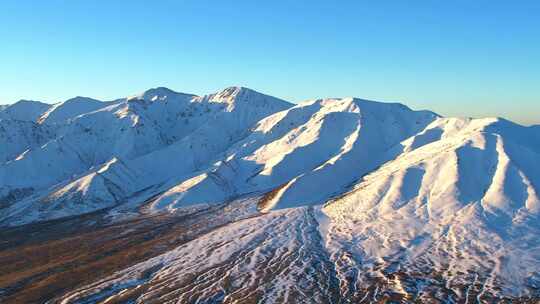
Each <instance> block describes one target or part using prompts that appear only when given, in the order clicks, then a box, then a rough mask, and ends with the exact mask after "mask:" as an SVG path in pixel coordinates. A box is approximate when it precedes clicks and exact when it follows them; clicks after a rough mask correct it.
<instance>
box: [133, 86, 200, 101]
mask: <svg viewBox="0 0 540 304" xmlns="http://www.w3.org/2000/svg"><path fill="white" fill-rule="evenodd" d="M182 95H183V96H186V97H195V96H196V95H194V94H188V93H180V92H176V91H173V90H171V89H169V88H166V87H156V88H151V89H148V90H146V91H144V92H143V93H141V94H139V95H135V96H132V97H129V98H128V100H131V99H142V100H145V101H158V100H166V99H168V98H170V96H182Z"/></svg>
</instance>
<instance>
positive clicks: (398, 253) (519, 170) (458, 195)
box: [324, 118, 540, 298]
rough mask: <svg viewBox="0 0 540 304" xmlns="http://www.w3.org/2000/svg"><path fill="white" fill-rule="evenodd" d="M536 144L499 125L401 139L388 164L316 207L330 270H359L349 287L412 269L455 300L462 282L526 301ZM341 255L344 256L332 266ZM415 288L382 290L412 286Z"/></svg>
mask: <svg viewBox="0 0 540 304" xmlns="http://www.w3.org/2000/svg"><path fill="white" fill-rule="evenodd" d="M539 143H540V133H538V132H536V131H534V130H532V129H530V128H525V127H522V126H519V125H516V124H513V123H511V122H508V121H505V120H502V119H473V120H471V119H446V118H441V119H438V120H436V121H435V122H433V123H432V124H431V125H429V126H428V127H427V128H426V129H425V130H424V131H422V132H421V133H419V134H418V135H416V136H414V137H412V138H409V139H408V140H406V141H404V142H402V148H401V149H402V150H403V151H404V152H402V153H401V154H400V155H399V156H398V157H397V158H396V159H394V160H392V161H390V162H388V163H386V164H385V165H384V166H382V167H381V168H380V169H378V170H376V171H374V172H373V173H371V174H369V175H367V176H366V177H365V178H364V179H363V180H362V181H361V182H360V183H358V184H357V185H356V186H355V188H354V190H352V191H350V192H349V193H347V194H345V195H343V196H342V197H340V198H337V199H335V200H333V201H332V202H331V203H329V204H327V205H326V206H325V208H324V211H325V213H326V214H327V215H328V216H329V217H330V218H331V219H332V220H331V223H330V224H329V226H328V227H327V230H326V244H327V246H328V248H329V252H330V255H331V259H332V260H335V262H336V264H337V265H338V267H337V271H338V273H340V274H342V275H343V276H344V275H346V274H347V273H350V271H351V270H354V271H355V272H358V274H357V275H356V276H355V277H354V279H353V280H354V281H355V285H356V286H362V285H363V284H365V282H366V280H367V278H366V277H365V276H364V275H363V274H361V273H373V272H374V271H380V272H386V273H388V272H390V273H396V272H402V273H408V274H410V275H411V276H414V275H413V273H415V272H416V273H417V275H416V276H417V277H418V279H420V278H421V277H422V276H423V275H424V276H425V273H430V272H431V273H433V272H436V273H439V274H440V277H439V278H438V280H439V282H442V283H444V284H445V286H446V287H445V288H447V289H449V290H450V291H452V292H453V293H455V294H456V295H457V296H458V297H461V298H463V297H464V296H465V295H464V291H463V290H461V287H462V286H466V285H467V284H471V283H478V284H481V288H480V289H479V290H477V292H478V293H479V294H480V295H481V294H483V293H486V294H491V295H494V294H506V295H514V296H523V295H530V294H534V292H535V289H534V288H532V287H533V286H539V285H538V284H539V283H540V281H539V279H540V277H538V274H539V273H540V263H539V262H540V240H539V239H538V237H537V236H538V233H540V224H539V223H540V222H539V215H540V199H539V195H538V190H540V166H539V165H538V163H537V160H538V159H540V145H539ZM351 242H352V243H353V244H354V246H350V245H349V244H350V243H351ZM344 248H346V249H344ZM344 256H349V257H352V258H349V259H347V260H346V262H340V261H344V260H343V258H344ZM381 261H384V263H383V264H384V265H385V267H386V268H384V267H383V268H381V267H380V262H381ZM378 263H379V264H378ZM376 268H378V269H376ZM343 279H344V278H343ZM398 281H399V280H398ZM398 283H399V284H398ZM415 284H418V282H415V281H413V282H396V284H394V285H395V286H392V287H391V288H393V289H394V290H396V292H400V290H399V289H400V288H401V289H402V288H405V287H406V286H405V285H408V287H407V288H411V289H418V288H420V287H419V286H416V285H415ZM499 288H502V289H503V290H502V292H500V291H499ZM536 292H537V290H536Z"/></svg>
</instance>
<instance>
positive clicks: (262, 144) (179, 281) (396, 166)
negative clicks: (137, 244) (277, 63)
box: [0, 87, 540, 303]
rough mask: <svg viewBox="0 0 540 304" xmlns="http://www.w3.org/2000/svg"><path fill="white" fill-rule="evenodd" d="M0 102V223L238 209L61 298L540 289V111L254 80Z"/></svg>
mask: <svg viewBox="0 0 540 304" xmlns="http://www.w3.org/2000/svg"><path fill="white" fill-rule="evenodd" d="M11 107H13V106H11ZM11 107H8V109H9V108H11ZM5 111H7V110H4V111H2V112H0V113H4V114H3V115H4V116H3V117H2V119H1V120H0V140H1V141H2V142H1V145H0V157H2V160H3V162H2V164H1V165H0V196H1V198H0V225H3V226H20V225H23V224H27V223H32V222H38V221H47V220H50V219H59V218H63V217H67V216H75V215H82V214H87V213H90V212H94V211H97V210H106V212H105V214H107V216H111V217H113V218H114V219H115V221H117V220H120V221H121V220H122V219H123V218H125V219H127V218H133V216H134V214H139V215H140V216H150V217H154V216H160V215H162V214H177V213H178V214H181V215H182V216H184V215H186V214H187V216H188V217H189V216H190V215H193V216H195V215H197V216H201V215H200V214H205V212H208V215H207V216H206V217H204V215H202V216H203V218H204V219H205V220H204V221H203V222H206V221H208V222H211V221H212V220H213V219H214V218H227V219H229V220H230V222H223V223H221V224H219V225H218V224H217V223H215V224H212V225H210V224H205V225H209V227H210V226H211V227H213V228H212V229H211V230H210V231H205V233H201V234H198V235H195V236H193V235H190V237H189V241H186V242H185V243H182V244H181V245H179V246H177V247H176V248H173V249H172V250H167V251H163V252H160V254H159V255H157V256H155V257H153V258H151V259H146V260H143V261H138V262H140V263H134V264H133V265H131V267H129V268H125V269H124V270H121V271H118V272H115V273H114V274H110V276H105V277H102V278H100V279H99V280H98V279H96V280H93V282H92V283H91V284H89V285H87V286H85V287H80V288H77V289H76V290H73V291H71V292H69V293H67V294H64V295H61V296H59V297H58V298H56V299H55V301H60V302H62V301H63V302H62V303H94V302H96V301H102V300H105V299H107V298H108V299H109V300H108V301H110V302H115V301H123V300H126V299H131V300H133V301H135V302H137V303H147V302H159V303H168V302H182V303H184V302H185V303H202V302H204V301H207V302H212V301H214V302H215V301H222V302H250V301H255V302H257V301H258V302H271V303H275V302H279V303H281V302H283V303H287V302H289V303H290V302H295V303H304V302H305V303H308V302H313V301H315V302H317V303H371V302H379V301H395V302H402V303H408V302H415V301H417V302H431V301H435V302H436V301H439V302H443V303H457V302H467V301H472V299H473V298H476V300H477V301H478V302H485V301H487V302H493V301H502V300H508V301H522V300H524V299H525V300H527V299H535V298H537V297H540V239H539V238H538V235H540V224H539V223H540V218H539V217H540V196H539V194H538V193H539V192H538V191H540V165H539V164H538V160H539V159H540V129H539V128H538V126H531V127H524V126H521V125H518V124H514V123H512V122H510V121H507V120H504V119H501V118H485V119H468V118H443V117H440V116H438V115H437V114H435V113H433V112H429V111H414V110H412V109H410V108H408V107H406V106H404V105H402V104H399V103H382V102H375V101H368V100H362V99H357V98H330V99H318V100H311V101H306V102H303V103H300V104H297V105H293V104H291V103H288V102H286V101H283V100H280V99H277V98H274V97H271V96H267V95H264V94H261V93H258V92H256V91H253V90H250V89H247V88H241V87H231V88H227V89H225V90H223V91H221V92H218V93H214V94H209V95H205V96H195V95H192V94H184V93H177V92H174V91H172V90H170V89H167V88H155V89H150V90H148V91H145V92H143V93H141V94H138V95H135V96H131V97H127V98H120V99H117V100H114V101H109V102H100V101H96V100H93V99H89V98H82V97H77V98H74V99H71V100H68V101H66V102H63V103H59V104H56V105H53V106H52V107H48V108H46V109H44V110H43V111H42V112H41V113H40V114H39V115H38V116H37V117H35V118H34V119H33V120H32V119H26V121H21V119H19V118H20V117H21V116H20V115H21V114H20V113H18V112H17V113H18V114H17V115H18V116H16V117H15V116H14V117H11V116H9V115H10V114H9V115H8V114H5ZM205 210H209V211H205ZM215 210H219V214H216V213H212V212H218V211H215ZM200 212H202V213H200ZM107 216H106V218H108V217H107ZM199 225H202V224H199ZM179 233H180V234H181V233H182V232H179ZM87 283H88V282H87ZM0 291H1V289H0ZM0 296H1V294H0ZM0 299H1V297H0ZM126 301H127V300H126Z"/></svg>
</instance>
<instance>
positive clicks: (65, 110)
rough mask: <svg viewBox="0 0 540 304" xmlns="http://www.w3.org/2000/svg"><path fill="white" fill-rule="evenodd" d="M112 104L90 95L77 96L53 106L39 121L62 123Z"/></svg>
mask: <svg viewBox="0 0 540 304" xmlns="http://www.w3.org/2000/svg"><path fill="white" fill-rule="evenodd" d="M108 104H110V103H109V102H102V101H99V100H96V99H92V98H88V97H81V96H78V97H75V98H71V99H68V100H66V101H64V102H60V103H57V104H54V105H53V106H51V107H50V108H49V109H48V110H47V111H46V112H45V113H43V114H41V115H40V117H39V118H38V119H37V122H38V123H44V124H51V123H60V122H64V121H67V120H68V119H73V118H75V117H77V116H79V115H82V114H85V113H89V112H93V111H96V110H98V109H101V108H104V107H105V106H107V105H108Z"/></svg>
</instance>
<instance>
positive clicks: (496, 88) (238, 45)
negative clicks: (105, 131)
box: [0, 0, 540, 124]
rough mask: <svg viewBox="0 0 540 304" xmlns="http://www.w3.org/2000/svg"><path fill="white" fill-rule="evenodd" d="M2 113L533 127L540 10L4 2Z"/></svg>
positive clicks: (0, 22)
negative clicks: (213, 104)
mask: <svg viewBox="0 0 540 304" xmlns="http://www.w3.org/2000/svg"><path fill="white" fill-rule="evenodd" d="M0 38H1V40H0V103H12V102H14V101H16V100H18V99H22V98H26V99H36V100H42V101H46V102H58V101H62V100H65V99H67V98H69V97H73V96H76V95H83V96H90V97H95V98H100V99H113V98H117V97H122V96H126V95H131V94H134V93H137V92H140V91H143V90H145V89H147V88H150V87H155V86H167V87H170V88H171V89H174V90H177V91H183V92H190V93H196V94H203V93H210V92H213V91H216V90H219V89H222V88H224V87H227V86H231V85H242V86H247V87H250V88H253V89H256V90H258V91H261V92H264V93H267V94H270V95H274V96H277V97H281V98H285V99H288V100H291V101H294V102H299V101H302V100H305V99H310V98H317V97H342V96H356V97H362V98H369V99H375V100H383V101H401V102H403V103H405V104H407V105H409V106H411V107H413V108H416V109H419V108H428V109H431V110H434V111H436V112H438V113H440V114H443V115H448V116H503V117H507V118H510V119H513V120H516V121H519V122H521V123H525V124H530V123H540V1H536V0H531V1H481V0H475V1H469V0H466V1H465V0H463V1H462V0H458V1H442V0H439V1H255V0H253V1H233V0H231V1H217V0H216V1H206V0H197V1H180V0H179V1H96V0H93V1H75V0H74V1H68V0H64V1H56V0H48V1H20V0H16V1H11V0H8V1H6V0H0Z"/></svg>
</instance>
